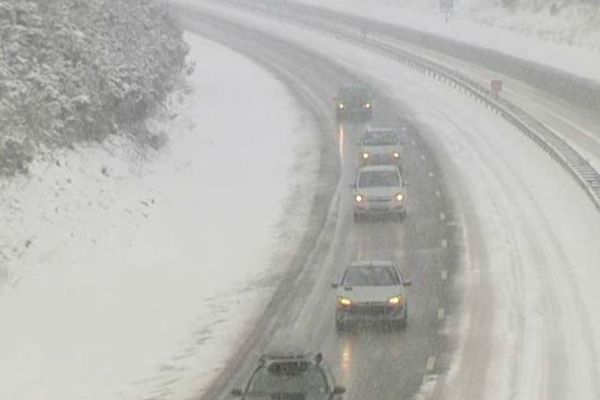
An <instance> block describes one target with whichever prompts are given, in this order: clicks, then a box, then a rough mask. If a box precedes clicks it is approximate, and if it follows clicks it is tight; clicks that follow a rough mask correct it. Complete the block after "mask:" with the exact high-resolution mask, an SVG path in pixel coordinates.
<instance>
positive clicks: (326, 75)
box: [178, 10, 461, 400]
mask: <svg viewBox="0 0 600 400" xmlns="http://www.w3.org/2000/svg"><path fill="white" fill-rule="evenodd" d="M179 11H182V10H179ZM178 14H179V17H180V19H181V22H182V24H183V26H184V28H185V29H187V30H189V31H191V32H193V33H197V34H200V35H202V36H204V37H206V38H209V39H212V40H215V41H218V42H221V43H223V44H225V45H227V46H229V47H231V48H232V49H234V50H236V51H238V52H240V53H242V54H244V55H246V56H247V57H249V58H251V59H253V60H254V61H255V62H257V63H258V64H260V65H261V66H263V67H265V68H266V69H268V70H269V71H271V72H272V73H273V74H274V76H276V77H277V78H278V79H280V80H281V81H282V82H283V83H284V84H286V85H287V87H288V88H289V90H290V91H291V93H292V94H294V95H295V96H296V97H297V98H298V99H299V100H300V101H301V104H303V105H305V107H306V110H307V111H305V112H306V113H307V114H306V115H307V118H314V119H315V120H316V121H317V122H318V126H319V128H320V129H321V133H322V135H323V141H322V146H323V148H322V149H315V151H321V153H322V155H323V156H326V157H328V158H329V159H328V160H325V162H324V164H323V165H322V168H321V174H322V183H323V185H325V187H324V188H323V190H322V191H321V192H320V193H321V195H320V196H318V198H317V199H316V200H315V202H316V203H318V205H316V206H315V207H314V209H315V210H317V211H316V212H317V215H320V218H321V219H322V221H323V223H322V224H321V225H320V226H319V229H318V231H313V232H307V235H308V236H310V237H309V238H307V240H305V241H304V242H303V245H302V246H301V247H300V248H299V249H298V254H295V255H294V256H293V257H291V259H290V265H283V266H282V268H286V269H287V271H288V272H287V274H286V275H285V277H284V279H283V281H282V283H281V286H280V288H279V290H278V291H277V292H276V294H275V296H274V298H273V300H272V301H271V303H270V304H269V306H268V307H267V309H266V310H265V314H264V315H263V318H261V321H260V323H259V324H257V326H256V327H253V328H249V330H248V334H247V341H246V343H244V345H243V346H242V348H241V350H240V352H239V353H238V354H237V355H236V356H235V358H234V359H233V360H232V362H231V363H230V366H229V367H228V368H227V369H226V370H225V371H224V372H223V373H222V375H221V377H220V379H218V380H217V381H216V382H215V384H214V385H213V386H212V387H211V388H209V390H208V391H207V392H206V393H205V395H204V396H203V398H205V399H215V398H229V397H230V395H229V392H230V390H231V389H232V388H234V387H240V386H243V385H244V384H245V382H246V380H247V379H248V377H249V375H250V373H251V371H252V369H253V368H254V367H255V365H256V362H257V359H258V357H259V356H260V354H261V353H262V352H264V351H265V350H267V349H269V348H270V346H272V345H273V342H274V341H279V340H280V338H281V337H282V336H283V335H291V336H293V337H294V340H293V341H294V342H296V343H294V346H297V344H298V342H300V343H301V344H302V346H303V347H304V348H305V349H306V350H309V351H321V352H323V354H324V356H325V359H326V360H327V361H328V362H329V364H330V365H331V366H332V368H333V370H334V374H335V375H336V377H337V379H338V381H339V384H341V385H343V386H345V387H346V388H347V394H346V395H345V397H344V398H345V399H348V400H352V399H363V398H377V399H396V400H397V399H409V398H411V397H413V396H414V394H415V392H416V391H417V390H418V389H419V387H421V385H422V383H423V382H424V381H426V380H428V379H430V378H433V377H435V376H436V375H438V374H440V373H442V372H444V371H445V369H446V368H447V366H448V355H449V353H450V349H451V347H452V343H450V341H449V339H448V338H447V337H446V336H445V335H444V333H443V331H442V328H443V326H444V323H445V319H446V318H447V317H448V316H449V315H452V314H453V312H454V311H455V309H454V306H455V303H456V298H455V293H453V290H452V277H453V276H454V272H455V270H456V268H457V267H458V263H459V257H458V254H459V252H460V250H459V247H460V243H459V239H458V238H459V237H461V235H460V231H459V229H460V228H459V227H458V226H457V224H456V221H455V218H454V209H453V206H452V204H451V203H450V201H449V200H448V198H447V196H446V190H445V187H444V176H443V173H442V171H440V169H439V166H438V164H437V163H436V160H435V158H434V156H433V154H432V152H431V150H430V149H429V148H428V147H427V145H426V144H425V143H424V141H423V140H422V136H421V135H423V134H427V133H426V132H418V133H416V134H410V135H408V136H406V137H405V142H406V143H405V149H404V152H403V157H404V160H405V168H404V169H405V179H406V180H408V182H409V183H410V185H409V187H408V189H407V195H408V218H407V219H406V220H404V221H403V222H391V221H379V222H365V223H360V224H356V223H354V221H353V219H352V208H351V189H350V188H349V187H348V186H349V184H351V183H352V182H353V181H354V179H355V174H356V171H357V169H358V154H357V146H356V142H357V141H358V139H359V137H360V135H361V133H362V132H363V131H364V129H365V125H364V124H362V123H348V124H342V125H339V126H338V125H337V124H336V123H335V117H334V113H333V102H332V97H333V96H334V95H335V94H336V92H337V90H338V88H339V87H341V86H343V85H346V84H348V83H350V82H354V83H355V82H363V83H366V84H368V83H369V82H368V80H367V79H368V78H365V77H357V76H352V75H351V74H350V73H349V72H348V71H346V70H345V69H344V68H343V67H342V66H340V65H337V64H335V63H334V62H332V61H330V60H326V59H324V58H322V57H320V56H318V55H317V54H315V53H312V52H310V51H308V50H306V49H303V48H301V47H299V46H297V45H293V44H292V43H289V42H286V41H284V40H282V39H278V38H274V37H271V36H268V35H265V34H261V33H258V32H256V31H253V30H251V29H246V28H242V27H239V26H234V25H232V24H230V23H228V22H226V21H223V20H219V19H217V18H216V17H214V16H210V17H209V16H206V15H203V14H201V13H199V12H195V11H190V10H187V11H184V12H179V13H178ZM374 109H375V113H374V118H373V120H372V121H371V122H370V125H373V126H390V127H399V126H400V125H401V124H402V123H405V122H406V121H407V120H411V119H412V118H411V116H410V115H409V114H408V113H407V111H406V110H405V109H404V108H403V107H402V105H401V104H397V102H390V101H388V100H387V99H386V98H385V97H384V96H383V95H382V94H381V93H375V102H374ZM265 123H266V124H268V121H265ZM245 134H251V132H246V133H245ZM325 205H326V207H324V206H325ZM355 259H362V260H365V259H391V260H394V261H396V262H397V263H398V264H399V265H400V267H401V269H402V271H403V272H404V274H405V275H406V277H408V278H410V279H411V280H412V281H413V286H412V287H411V288H410V289H409V293H408V304H409V323H408V327H407V328H406V329H404V330H398V329H385V328H384V327H378V326H371V327H368V328H360V329H356V330H351V331H349V332H344V333H338V332H337V331H336V330H335V327H334V321H333V315H334V305H335V296H334V291H333V290H332V289H331V288H330V284H331V283H332V282H333V281H334V280H335V279H336V277H337V276H338V274H339V273H340V271H341V270H342V269H343V268H344V267H345V266H346V265H347V264H348V263H349V262H351V261H353V260H355Z"/></svg>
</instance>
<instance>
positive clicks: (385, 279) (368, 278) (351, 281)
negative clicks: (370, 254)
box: [342, 266, 400, 286]
mask: <svg viewBox="0 0 600 400" xmlns="http://www.w3.org/2000/svg"><path fill="white" fill-rule="evenodd" d="M399 284H400V280H399V278H398V275H397V274H396V272H395V271H394V268H393V267H389V266H375V267H373V266H369V267H350V268H348V270H347V271H346V274H345V275H344V279H343V281H342V285H344V286H395V285H399Z"/></svg>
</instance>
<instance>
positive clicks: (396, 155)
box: [392, 151, 400, 158]
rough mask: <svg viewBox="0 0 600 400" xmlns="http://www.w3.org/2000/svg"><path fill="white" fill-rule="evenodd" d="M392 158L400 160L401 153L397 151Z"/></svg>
mask: <svg viewBox="0 0 600 400" xmlns="http://www.w3.org/2000/svg"><path fill="white" fill-rule="evenodd" d="M392 157H394V158H400V153H398V152H397V151H395V152H393V153H392Z"/></svg>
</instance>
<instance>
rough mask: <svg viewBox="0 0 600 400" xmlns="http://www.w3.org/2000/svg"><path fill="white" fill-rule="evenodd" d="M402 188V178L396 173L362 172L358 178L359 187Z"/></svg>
mask: <svg viewBox="0 0 600 400" xmlns="http://www.w3.org/2000/svg"><path fill="white" fill-rule="evenodd" d="M393 186H400V177H399V176H398V173H396V172H395V171H362V172H361V173H360V177H359V178H358V187H361V188H369V187H393Z"/></svg>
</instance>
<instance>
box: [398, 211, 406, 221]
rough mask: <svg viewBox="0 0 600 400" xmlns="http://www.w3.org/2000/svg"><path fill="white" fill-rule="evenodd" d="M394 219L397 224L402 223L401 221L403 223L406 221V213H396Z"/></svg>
mask: <svg viewBox="0 0 600 400" xmlns="http://www.w3.org/2000/svg"><path fill="white" fill-rule="evenodd" d="M395 219H396V221H398V222H402V221H404V220H405V219H406V212H405V211H403V212H401V213H398V214H396V218H395Z"/></svg>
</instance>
